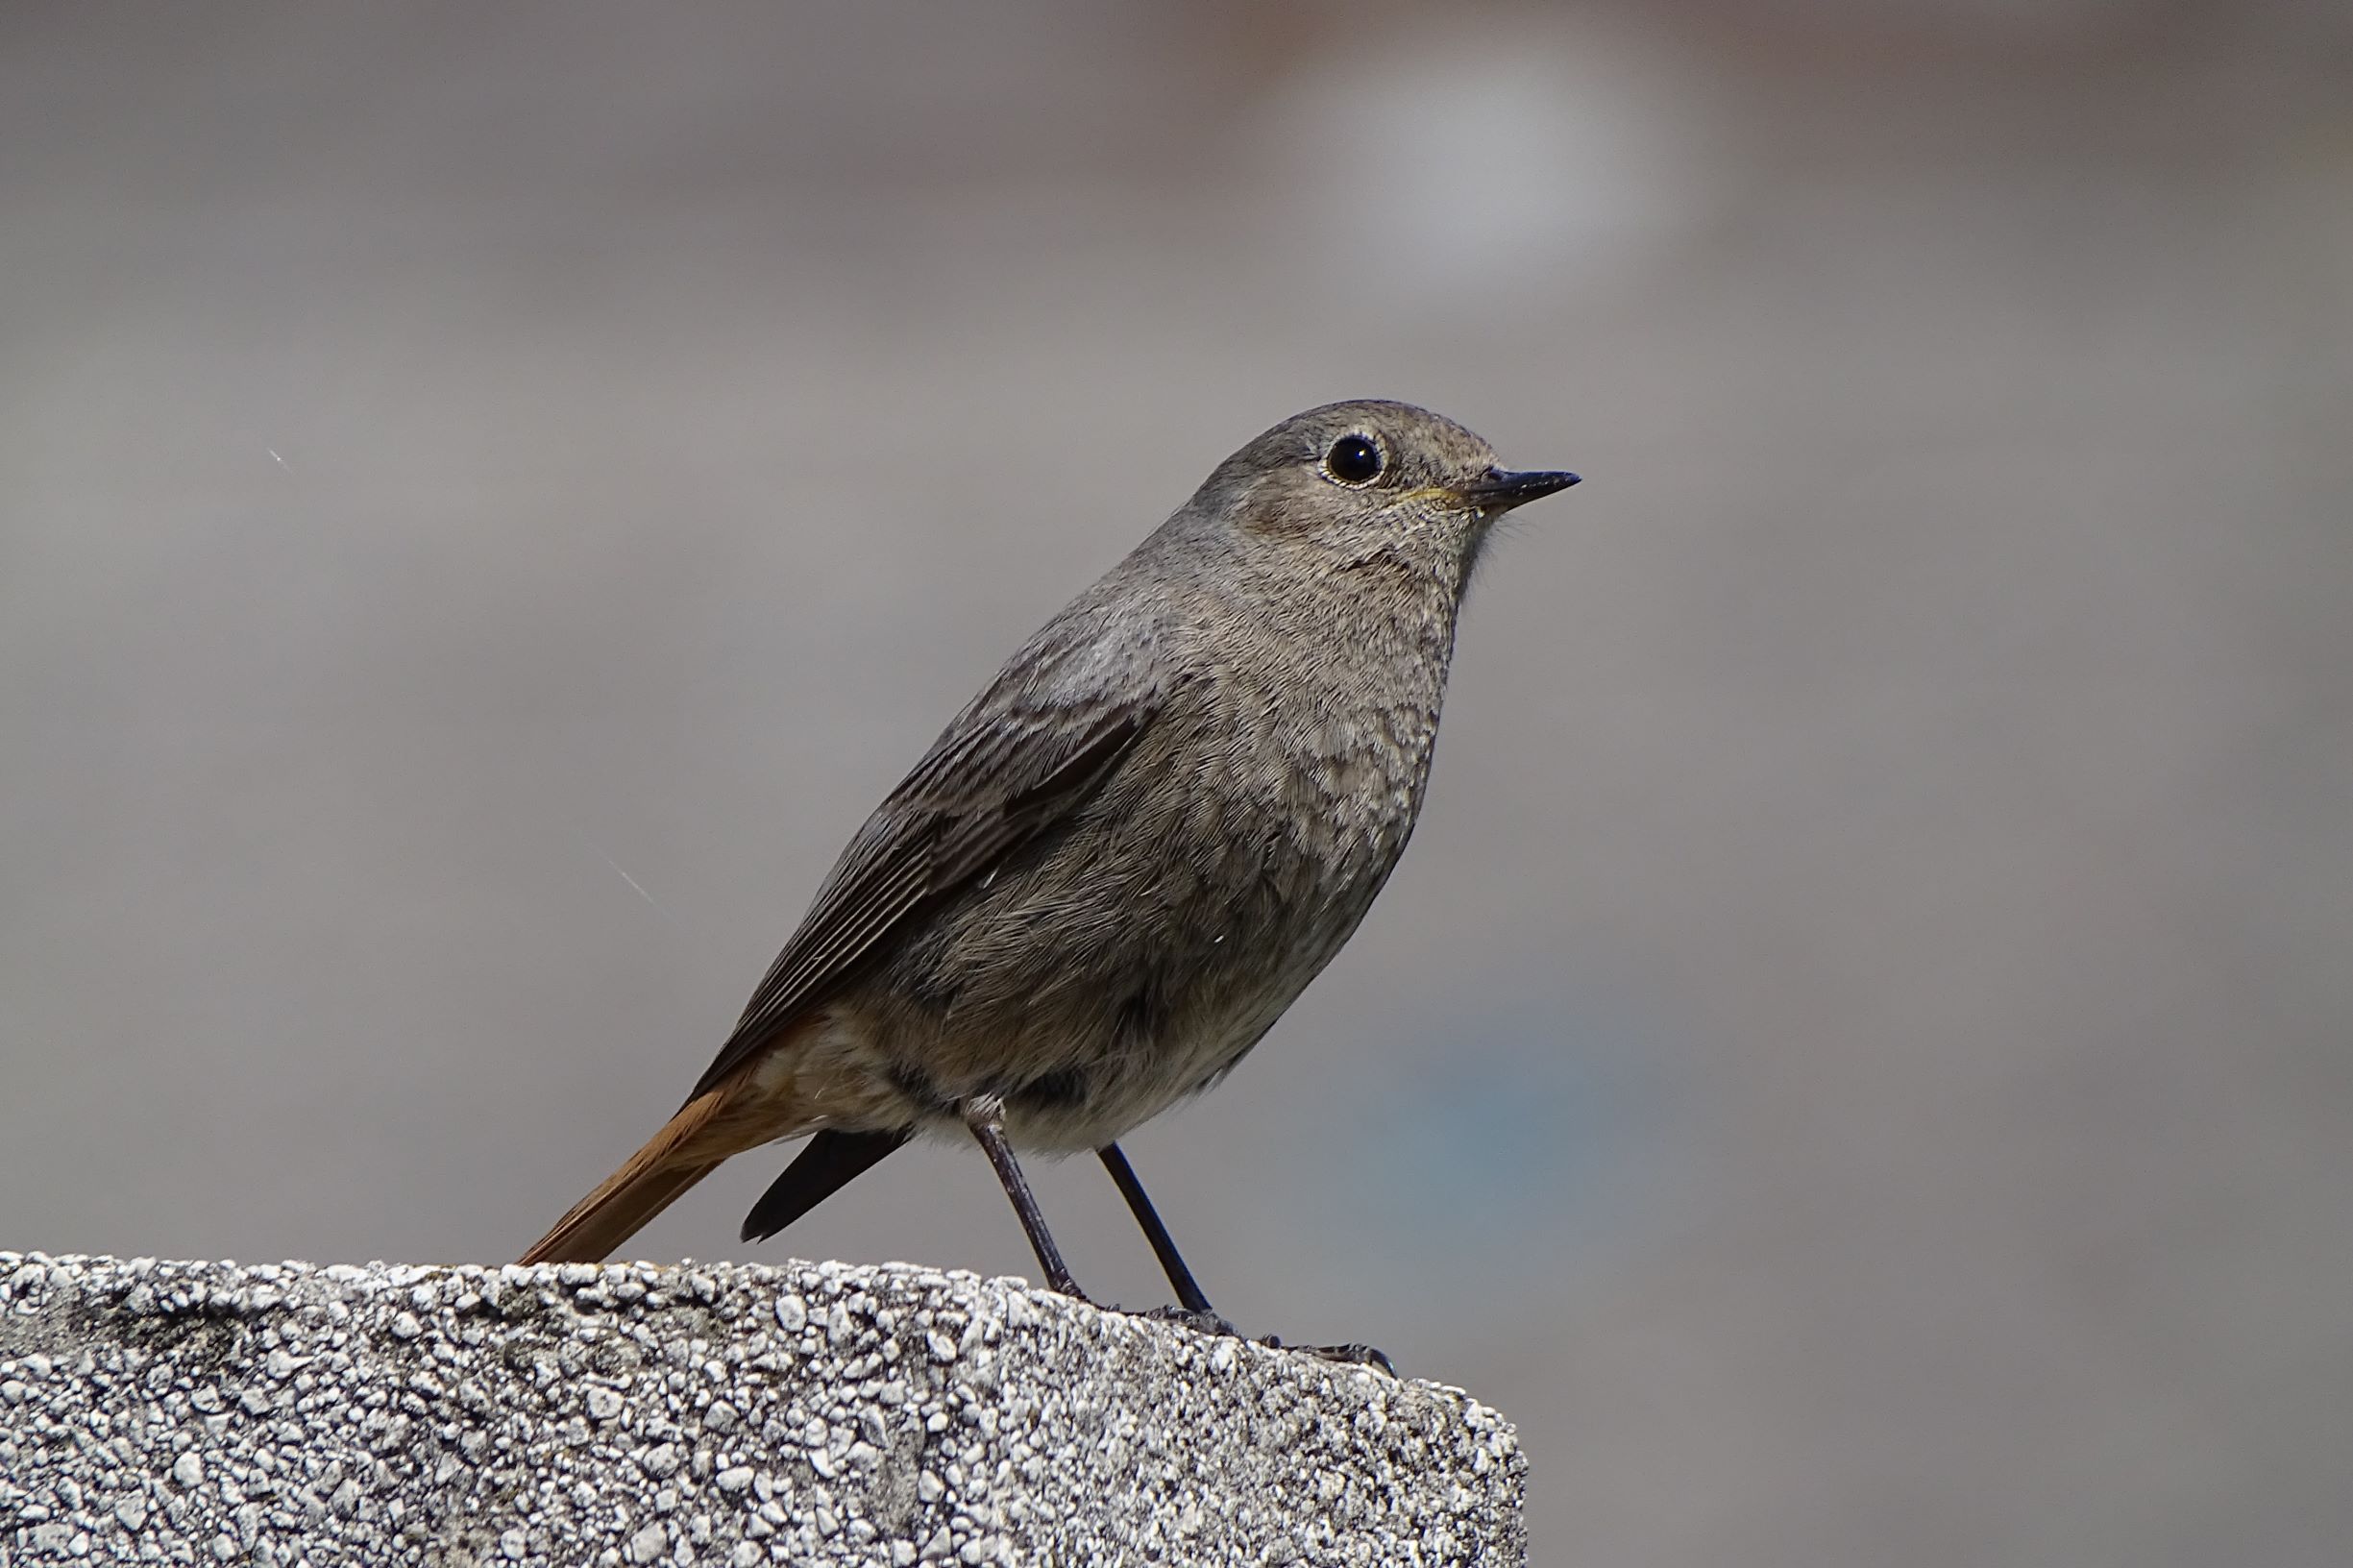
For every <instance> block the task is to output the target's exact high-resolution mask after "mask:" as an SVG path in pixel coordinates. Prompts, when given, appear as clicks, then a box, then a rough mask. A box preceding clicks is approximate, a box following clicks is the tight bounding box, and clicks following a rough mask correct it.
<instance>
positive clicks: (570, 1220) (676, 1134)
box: [522, 1084, 736, 1263]
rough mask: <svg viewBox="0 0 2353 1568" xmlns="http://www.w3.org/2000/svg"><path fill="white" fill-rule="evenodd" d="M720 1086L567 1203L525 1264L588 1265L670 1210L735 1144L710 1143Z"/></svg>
mask: <svg viewBox="0 0 2353 1568" xmlns="http://www.w3.org/2000/svg"><path fill="white" fill-rule="evenodd" d="M731 1087H732V1086H730V1085H725V1084H723V1085H722V1086H721V1087H719V1088H717V1089H714V1090H709V1091H708V1092H706V1093H702V1094H698V1095H696V1096H695V1097H694V1098H693V1099H692V1100H689V1101H688V1102H687V1103H686V1104H685V1105H684V1106H683V1107H682V1108H680V1110H679V1112H678V1114H677V1115H674V1116H673V1117H671V1118H670V1120H669V1121H667V1122H665V1123H664V1124H663V1126H662V1130H661V1131H660V1132H658V1133H656V1134H654V1135H653V1137H652V1138H651V1139H649V1140H648V1141H647V1143H646V1146H645V1147H644V1148H642V1149H640V1150H638V1151H637V1152H636V1153H635V1154H633V1155H631V1156H629V1159H628V1162H627V1164H624V1165H623V1166H622V1167H621V1168H620V1169H619V1170H617V1171H615V1172H613V1174H611V1175H610V1176H607V1177H606V1178H605V1179H604V1180H603V1182H601V1184H599V1186H598V1188H597V1189H596V1190H595V1191H594V1192H591V1193H589V1195H588V1196H586V1197H584V1198H582V1199H581V1200H580V1201H579V1202H577V1203H576V1204H574V1205H573V1206H572V1209H571V1212H570V1213H566V1214H565V1215H564V1217H563V1218H561V1219H559V1220H557V1221H556V1222H555V1225H554V1227H553V1228H552V1229H551V1230H550V1231H549V1232H548V1234H547V1235H545V1236H543V1237H540V1238H539V1239H538V1240H536V1241H534V1242H532V1243H531V1248H530V1250H529V1251H528V1252H526V1253H525V1254H524V1255H523V1258H522V1262H526V1263H593V1262H600V1261H601V1260H602V1259H604V1258H606V1257H608V1256H610V1255H611V1253H612V1251H613V1249H614V1248H616V1247H618V1246H620V1245H621V1244H622V1243H623V1242H624V1241H626V1240H628V1239H629V1237H633V1236H635V1235H636V1234H637V1233H638V1232H639V1231H640V1230H642V1229H643V1228H644V1227H645V1225H646V1224H647V1222H648V1221H650V1220H651V1219H652V1218H653V1216H654V1215H656V1214H658V1213H661V1212H662V1211H663V1210H665V1209H667V1208H669V1207H670V1206H671V1204H672V1203H673V1202H674V1201H675V1200H676V1198H677V1197H678V1195H679V1194H680V1193H682V1192H684V1191H685V1190H686V1189H687V1188H690V1187H692V1186H694V1185H695V1184H696V1183H697V1182H699V1181H701V1180H702V1179H703V1178H704V1177H705V1176H708V1175H709V1174H711V1172H713V1171H714V1170H717V1169H718V1168H719V1165H720V1162H721V1161H723V1160H724V1159H726V1157H727V1156H728V1155H730V1154H733V1153H735V1152H736V1149H735V1148H734V1147H730V1146H724V1145H723V1146H721V1147H718V1148H714V1147H712V1144H713V1143H714V1142H715V1141H719V1139H714V1138H713V1137H712V1136H711V1135H713V1134H722V1133H723V1127H715V1126H713V1125H712V1123H713V1121H714V1120H715V1119H717V1120H719V1121H721V1122H724V1121H725V1120H726V1119H728V1118H724V1117H720V1116H719V1115H718V1114H719V1112H720V1110H721V1109H722V1107H723V1105H724V1104H725V1103H726V1101H727V1100H728V1098H729V1097H730V1096H729V1092H728V1090H729V1089H730V1088H731Z"/></svg>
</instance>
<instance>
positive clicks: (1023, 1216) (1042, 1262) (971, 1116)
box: [964, 1104, 1087, 1301]
mask: <svg viewBox="0 0 2353 1568" xmlns="http://www.w3.org/2000/svg"><path fill="white" fill-rule="evenodd" d="M964 1124H965V1125H966V1126H967V1127H969V1128H970V1129H972V1136H973V1137H974V1138H976V1139H979V1140H980V1146H981V1148H982V1149H983V1150H984V1151H985V1152H986V1153H987V1154H988V1156H989V1164H993V1165H994V1166H995V1167H996V1179H997V1181H998V1182H999V1183H1000V1184H1002V1185H1003V1187H1004V1188H1005V1196H1007V1197H1009V1198H1011V1199H1012V1200H1013V1212H1014V1213H1016V1214H1017V1215H1018V1216H1019V1217H1020V1220H1021V1229H1022V1231H1023V1232H1024V1233H1025V1234H1026V1235H1027V1236H1028V1237H1029V1250H1030V1251H1032V1252H1034V1253H1036V1254H1037V1255H1038V1266H1039V1267H1040V1268H1042V1269H1043V1270H1045V1283H1046V1285H1047V1286H1049V1287H1050V1288H1052V1289H1055V1290H1059V1291H1061V1292H1062V1293H1063V1294H1064V1295H1066V1296H1075V1297H1077V1298H1078V1299H1079V1300H1080V1301H1085V1300H1086V1299H1087V1292H1086V1291H1084V1290H1081V1289H1080V1288H1079V1287H1078V1281H1076V1280H1074V1279H1072V1278H1071V1277H1070V1270H1069V1268H1068V1267H1067V1266H1066V1265H1065V1264H1064V1262H1063V1261H1062V1251H1061V1249H1060V1248H1058V1247H1056V1246H1055V1245H1054V1237H1052V1236H1050V1235H1048V1234H1047V1232H1046V1228H1045V1216H1044V1215H1043V1214H1042V1213H1039V1212H1038V1200H1037V1199H1036V1198H1035V1197H1033V1196H1032V1195H1031V1193H1030V1189H1029V1178H1027V1177H1026V1176H1023V1175H1022V1174H1021V1165H1020V1163H1019V1162H1018V1161H1017V1160H1015V1159H1014V1157H1013V1145H1012V1144H1010V1143H1008V1142H1006V1141H1005V1127H1004V1123H1003V1122H1002V1121H1001V1120H1000V1119H999V1115H998V1113H997V1111H996V1109H995V1108H994V1107H993V1106H992V1107H991V1108H989V1109H987V1110H983V1109H981V1108H980V1107H979V1106H976V1105H971V1104H968V1105H966V1107H965V1108H964Z"/></svg>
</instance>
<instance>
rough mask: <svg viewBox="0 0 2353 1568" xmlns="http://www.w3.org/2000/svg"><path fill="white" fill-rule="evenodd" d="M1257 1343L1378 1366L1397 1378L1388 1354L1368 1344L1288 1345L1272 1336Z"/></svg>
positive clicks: (1273, 1347) (1358, 1364) (1302, 1353)
mask: <svg viewBox="0 0 2353 1568" xmlns="http://www.w3.org/2000/svg"><path fill="white" fill-rule="evenodd" d="M1256 1342H1257V1343H1259V1344H1262V1345H1264V1346H1265V1347H1266V1348H1267V1349H1269V1350H1295V1351H1297V1352H1299V1353H1300V1354H1301V1355H1303V1356H1315V1357H1319V1358H1321V1359H1322V1360H1327V1361H1337V1362H1339V1363H1341V1364H1342V1365H1345V1366H1377V1367H1379V1368H1381V1370H1382V1371H1384V1372H1386V1373H1387V1374H1388V1375H1389V1376H1390V1377H1392V1378H1393V1377H1395V1376H1397V1368H1396V1367H1394V1366H1392V1365H1390V1364H1389V1358H1388V1355H1387V1353H1386V1352H1385V1351H1382V1350H1379V1349H1376V1348H1375V1347H1373V1346H1371V1345H1367V1344H1362V1343H1351V1344H1345V1345H1287V1344H1285V1343H1284V1342H1283V1341H1282V1340H1281V1339H1279V1338H1277V1337H1276V1336H1275V1335H1271V1334H1270V1335H1266V1336H1265V1337H1264V1338H1263V1339H1260V1340H1258V1341H1256Z"/></svg>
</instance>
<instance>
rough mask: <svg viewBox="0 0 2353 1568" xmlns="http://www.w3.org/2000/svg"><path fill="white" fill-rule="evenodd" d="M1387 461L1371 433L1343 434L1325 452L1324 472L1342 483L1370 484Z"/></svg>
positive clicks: (1377, 476) (1378, 475)
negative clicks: (1328, 450) (1329, 449)
mask: <svg viewBox="0 0 2353 1568" xmlns="http://www.w3.org/2000/svg"><path fill="white" fill-rule="evenodd" d="M1384 467H1385V460H1384V459H1383V457H1382V455H1381V448H1380V447H1379V445H1378V444H1376V443H1375V442H1374V440H1373V438H1372V437H1371V436H1369V435H1343V436H1341V437H1340V438H1339V439H1338V440H1337V441H1335V442H1333V443H1332V450H1331V451H1330V452H1327V453H1324V472H1325V473H1327V474H1329V475H1331V476H1332V477H1333V478H1335V479H1337V480H1338V481H1339V482H1340V483H1342V484H1370V483H1372V482H1373V480H1375V479H1377V478H1381V470H1382V469H1383V468H1384Z"/></svg>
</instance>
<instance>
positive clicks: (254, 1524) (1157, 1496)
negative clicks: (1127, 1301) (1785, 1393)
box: [0, 1252, 1525, 1568]
mask: <svg viewBox="0 0 2353 1568" xmlns="http://www.w3.org/2000/svg"><path fill="white" fill-rule="evenodd" d="M1524 1470H1525V1467H1524V1465H1523V1462H1522V1460H1521V1458H1520V1456H1519V1453H1518V1450H1517V1446H1516V1443H1515V1440H1514V1437H1513V1433H1512V1430H1511V1428H1510V1426H1509V1425H1508V1424H1507V1423H1506V1422H1505V1421H1504V1420H1503V1418H1502V1417H1500V1416H1499V1415H1497V1414H1496V1413H1495V1412H1494V1411H1492V1410H1489V1409H1485V1408H1484V1407H1483V1406H1481V1405H1479V1404H1477V1403H1475V1402H1474V1401H1472V1400H1471V1399H1469V1398H1467V1397H1466V1396H1464V1395H1463V1394H1462V1393H1461V1392H1460V1391H1459V1390H1457V1389H1452V1388H1445V1387H1440V1386H1438V1385H1436V1384H1427V1383H1413V1382H1400V1381H1398V1380H1397V1379H1394V1378H1391V1377H1389V1376H1388V1375H1386V1374H1385V1373H1382V1372H1379V1371H1375V1370H1371V1369H1364V1368H1357V1367H1350V1366H1339V1365H1334V1364H1332V1363H1330V1362H1326V1361H1324V1360H1319V1359H1317V1358H1315V1357H1313V1356H1311V1355H1308V1354H1305V1353H1300V1352H1285V1351H1274V1350H1268V1349H1265V1348H1263V1347H1261V1346H1257V1345H1251V1344H1247V1343H1243V1342H1239V1341H1236V1340H1232V1339H1223V1338H1216V1337H1211V1336H1204V1335H1198V1334H1195V1333H1193V1332H1191V1331H1189V1330H1187V1329H1182V1328H1177V1327H1173V1326H1170V1325H1166V1324H1162V1323H1156V1322H1152V1321H1149V1320H1145V1319H1140V1318H1134V1317H1127V1316H1121V1315H1119V1314H1116V1313H1110V1312H1103V1311H1096V1310H1094V1309H1092V1308H1090V1307H1086V1306H1083V1305H1080V1304H1079V1303H1076V1302H1072V1301H1068V1300H1065V1299H1064V1298H1061V1297H1058V1296H1055V1295H1052V1294H1049V1293H1047V1292H1043V1291H1039V1290H1033V1289H1031V1288H1029V1287H1027V1286H1025V1285H1023V1284H1022V1283H1021V1282H1020V1281H1017V1280H983V1279H979V1278H976V1277H974V1276H972V1275H968V1274H943V1273H938V1272H935V1271H932V1270H929V1269H921V1268H913V1267H907V1266H904V1265H898V1264H892V1265H886V1266H882V1267H851V1266H847V1265H844V1264H838V1263H789V1264H786V1265H783V1266H778V1267H767V1266H757V1265H749V1264H734V1263H729V1264H709V1265H697V1264H692V1263H688V1264H683V1265H680V1266H678V1267H655V1266H652V1265H650V1264H607V1265H595V1266H591V1265H585V1264H563V1265H553V1266H548V1267H541V1268H528V1269H527V1268H518V1267H506V1268H475V1267H463V1268H440V1267H424V1266H418V1265H412V1264H382V1263H378V1264H371V1265H368V1266H366V1267H356V1266H351V1265H344V1264H337V1265H333V1266H329V1267H315V1266H312V1265H310V1264H306V1263H282V1264H265V1265H257V1266H239V1265H237V1264H234V1263H229V1262H187V1263H170V1262H155V1261H154V1260H151V1259H135V1260H130V1261H121V1260H114V1259H105V1258H50V1257H44V1256H42V1255H40V1254H30V1255H27V1254H17V1253H6V1252H0V1568H21V1565H28V1564H34V1563H41V1564H47V1563H88V1562H107V1561H137V1560H146V1561H163V1562H184V1563H194V1564H199V1565H211V1564H225V1563H270V1564H277V1563H285V1564H292V1563H305V1564H317V1565H326V1564H340V1563H349V1564H367V1565H369V1568H381V1565H391V1564H420V1565H422V1564H433V1565H483V1568H488V1565H493V1564H509V1563H511V1564H522V1565H529V1564H549V1565H563V1568H572V1565H580V1564H596V1565H613V1568H620V1565H627V1564H651V1563H667V1564H679V1565H683V1564H735V1565H739V1568H748V1565H750V1564H754V1563H826V1564H831V1563H861V1564H868V1563H870V1564H891V1565H896V1568H907V1565H910V1564H917V1563H946V1564H978V1563H1000V1564H1024V1565H1026V1564H1058V1565H1059V1564H1068V1565H1080V1564H1098V1563H1170V1564H1196V1563H1197V1564H1228V1563H1232V1564H1243V1563H1247V1564H1252V1565H1270V1564H1287V1563H1299V1564H1326V1563H1331V1564H1341V1563H1345V1564H1376V1563H1378V1564H1407V1563H1416V1564H1427V1565H1432V1568H1435V1565H1440V1564H1455V1563H1461V1564H1468V1563H1482V1564H1489V1565H1511V1564H1518V1563H1520V1562H1522V1561H1523V1560H1524V1557H1525V1544H1524V1535H1523V1531H1522V1525H1521V1516H1520V1504H1521V1489H1522V1483H1523V1477H1524Z"/></svg>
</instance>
